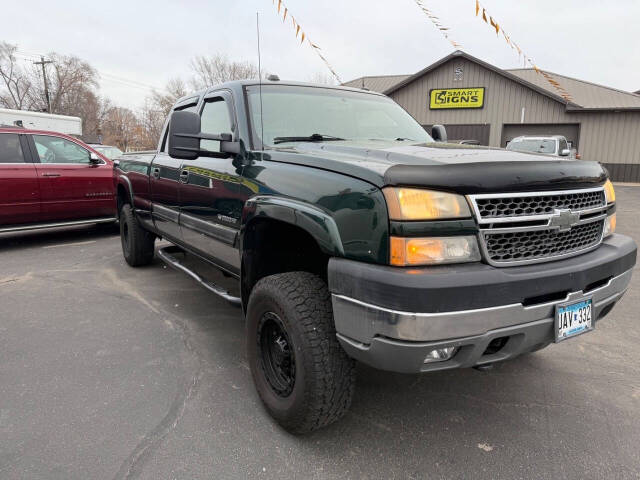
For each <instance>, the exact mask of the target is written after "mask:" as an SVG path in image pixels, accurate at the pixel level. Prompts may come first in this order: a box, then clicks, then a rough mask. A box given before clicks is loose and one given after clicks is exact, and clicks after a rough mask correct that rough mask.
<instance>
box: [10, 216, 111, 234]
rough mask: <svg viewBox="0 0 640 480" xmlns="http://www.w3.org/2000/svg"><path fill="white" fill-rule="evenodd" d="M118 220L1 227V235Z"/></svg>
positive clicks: (107, 219)
mask: <svg viewBox="0 0 640 480" xmlns="http://www.w3.org/2000/svg"><path fill="white" fill-rule="evenodd" d="M117 220H118V219H117V218H115V217H114V218H90V219H87V220H72V221H70V222H54V223H34V224H28V225H12V226H10V227H2V226H0V233H9V232H26V231H29V230H43V229H45V228H58V227H73V226H76V225H91V224H96V223H115V222H116V221H117Z"/></svg>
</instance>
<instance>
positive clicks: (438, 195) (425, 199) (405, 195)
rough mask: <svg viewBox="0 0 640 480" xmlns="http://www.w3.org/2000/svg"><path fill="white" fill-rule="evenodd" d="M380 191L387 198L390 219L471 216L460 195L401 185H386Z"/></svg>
mask: <svg viewBox="0 0 640 480" xmlns="http://www.w3.org/2000/svg"><path fill="white" fill-rule="evenodd" d="M382 191H383V192H384V197H385V199H386V200H387V208H388V209H389V219H390V220H442V219H446V218H469V217H471V212H470V211H469V205H468V204H467V201H466V200H465V198H464V197H463V196H461V195H455V194H452V193H445V192H436V191H433V190H423V189H419V188H403V187H387V188H384V189H382Z"/></svg>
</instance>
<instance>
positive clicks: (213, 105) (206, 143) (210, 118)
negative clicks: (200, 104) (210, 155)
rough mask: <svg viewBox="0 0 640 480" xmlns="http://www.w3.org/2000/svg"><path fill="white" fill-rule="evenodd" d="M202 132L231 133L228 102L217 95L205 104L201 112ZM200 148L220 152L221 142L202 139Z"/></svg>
mask: <svg viewBox="0 0 640 480" xmlns="http://www.w3.org/2000/svg"><path fill="white" fill-rule="evenodd" d="M200 117H201V122H202V123H201V129H202V133H211V134H216V135H217V134H220V133H231V126H232V122H231V117H230V116H229V106H228V104H227V102H226V101H225V100H224V99H223V98H221V97H217V98H214V99H211V100H209V101H207V103H205V104H204V108H203V109H202V114H201V116H200ZM200 148H201V149H202V150H207V151H209V152H219V151H220V142H219V141H217V140H201V141H200Z"/></svg>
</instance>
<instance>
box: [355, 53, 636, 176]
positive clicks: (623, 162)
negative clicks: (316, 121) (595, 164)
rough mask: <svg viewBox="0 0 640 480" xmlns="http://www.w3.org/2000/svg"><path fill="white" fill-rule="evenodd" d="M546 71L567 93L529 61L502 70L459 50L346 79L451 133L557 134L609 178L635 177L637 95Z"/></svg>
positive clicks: (487, 140)
mask: <svg viewBox="0 0 640 480" xmlns="http://www.w3.org/2000/svg"><path fill="white" fill-rule="evenodd" d="M548 73H549V74H551V75H552V77H553V78H554V79H555V80H556V81H557V82H558V83H559V84H560V85H561V86H562V88H564V90H565V91H566V92H568V94H569V96H570V98H571V100H565V99H564V98H563V97H562V96H560V95H559V94H558V92H557V91H556V90H555V89H554V87H553V86H552V85H550V84H549V83H548V82H547V81H546V80H545V79H544V77H543V76H542V75H540V74H538V73H536V72H535V71H534V70H533V69H514V70H502V69H500V68H497V67H495V66H493V65H490V64H488V63H486V62H483V61H482V60H479V59H478V58H475V57H473V56H471V55H469V54H467V53H464V52H461V51H456V52H454V53H452V54H451V55H449V56H447V57H445V58H443V59H441V60H439V61H437V62H435V63H434V64H432V65H430V66H428V67H427V68H425V69H423V70H421V71H419V72H418V73H416V74H414V75H392V76H379V77H361V78H358V79H355V80H352V81H350V82H347V83H345V85H347V86H351V87H359V88H367V89H369V90H373V91H378V92H382V93H385V94H386V95H389V96H390V97H391V98H393V99H394V100H395V101H396V102H398V103H399V104H400V105H402V106H403V107H404V108H405V109H406V110H407V111H408V112H409V113H411V115H413V116H414V117H415V118H416V119H417V120H418V121H419V122H420V123H421V124H422V125H424V126H425V128H430V127H431V125H433V124H435V123H440V124H443V125H445V126H446V127H447V133H448V135H449V138H450V139H470V140H471V139H473V140H478V141H479V142H480V144H482V145H490V146H496V147H497V146H500V147H504V146H506V144H507V142H509V141H510V140H511V139H513V138H514V137H516V136H519V135H564V136H565V137H566V138H567V140H568V141H569V142H571V144H572V146H573V147H574V148H575V149H577V151H578V153H579V154H580V155H581V157H582V159H583V160H595V161H599V162H601V163H602V164H604V165H605V166H606V167H607V169H608V170H609V172H610V174H611V176H612V178H613V179H614V180H617V181H627V182H640V96H639V95H636V94H634V93H630V92H624V91H621V90H617V89H614V88H609V87H604V86H602V85H596V84H594V83H590V82H586V81H583V80H577V79H575V78H571V77H567V76H564V75H560V74H556V73H552V72H548Z"/></svg>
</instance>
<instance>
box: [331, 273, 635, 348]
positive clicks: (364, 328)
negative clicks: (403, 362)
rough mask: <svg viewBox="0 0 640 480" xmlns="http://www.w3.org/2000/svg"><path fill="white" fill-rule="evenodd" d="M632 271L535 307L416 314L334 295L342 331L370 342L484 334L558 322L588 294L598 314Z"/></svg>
mask: <svg viewBox="0 0 640 480" xmlns="http://www.w3.org/2000/svg"><path fill="white" fill-rule="evenodd" d="M631 273H632V270H627V271H626V272H624V273H623V274H621V275H618V276H617V277H614V278H612V279H610V280H609V281H608V282H607V283H606V284H605V285H603V286H601V287H599V288H596V289H594V290H591V291H588V292H583V291H578V292H571V293H569V294H568V295H567V296H566V297H565V298H562V299H560V300H555V301H553V302H547V303H541V304H537V305H531V306H524V305H523V304H522V303H516V304H511V305H499V306H496V307H490V308H479V309H475V310H462V311H457V312H439V313H414V312H402V311H397V310H390V309H387V308H383V307H379V306H376V305H370V304H368V303H365V302H361V301H359V300H356V299H354V298H349V297H346V296H343V295H336V294H333V295H332V302H333V312H334V317H335V321H336V330H337V331H338V332H339V334H340V335H341V336H343V337H348V338H350V339H352V340H355V341H357V342H360V343H365V344H366V343H370V342H371V339H372V338H374V337H377V336H382V337H387V338H393V339H395V340H408V341H418V342H422V341H435V340H444V339H449V338H458V337H466V336H471V335H483V334H485V333H487V332H489V331H490V330H495V329H498V328H504V327H510V326H512V325H519V324H523V323H530V322H536V321H539V320H545V319H546V320H549V321H553V318H554V314H555V308H556V305H558V304H561V303H566V302H574V301H576V302H577V301H580V300H582V299H584V298H592V299H593V306H594V313H595V318H596V319H597V318H598V316H599V315H600V312H601V311H602V309H604V308H605V307H606V306H607V305H609V304H611V303H613V302H616V301H617V300H619V299H620V297H622V295H623V294H624V292H625V290H626V289H627V287H628V286H629V282H630V281H631Z"/></svg>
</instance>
